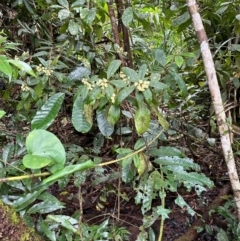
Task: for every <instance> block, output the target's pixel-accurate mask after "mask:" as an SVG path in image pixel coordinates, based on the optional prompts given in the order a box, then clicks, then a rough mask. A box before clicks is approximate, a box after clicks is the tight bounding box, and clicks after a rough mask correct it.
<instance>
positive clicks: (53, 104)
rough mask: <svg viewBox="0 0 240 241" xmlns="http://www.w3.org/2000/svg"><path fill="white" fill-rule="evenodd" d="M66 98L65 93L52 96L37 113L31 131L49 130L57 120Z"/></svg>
mask: <svg viewBox="0 0 240 241" xmlns="http://www.w3.org/2000/svg"><path fill="white" fill-rule="evenodd" d="M64 97H65V94H64V93H57V94H55V95H53V96H51V97H50V98H49V99H48V100H47V102H46V103H45V104H44V105H43V106H42V107H41V109H40V110H39V111H37V113H36V115H35V116H34V118H33V120H32V122H31V129H32V130H33V129H47V128H48V127H49V126H50V125H51V124H52V123H53V121H54V119H55V118H56V116H57V114H58V112H59V110H60V108H61V106H62V102H63V100H64Z"/></svg>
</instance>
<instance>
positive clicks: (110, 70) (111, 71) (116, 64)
mask: <svg viewBox="0 0 240 241" xmlns="http://www.w3.org/2000/svg"><path fill="white" fill-rule="evenodd" d="M120 66H121V61H120V60H118V59H116V60H113V61H112V62H111V63H110V65H109V66H108V69H107V79H109V78H110V77H111V76H113V74H115V72H116V71H117V70H118V68H119V67H120Z"/></svg>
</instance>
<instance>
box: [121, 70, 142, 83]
mask: <svg viewBox="0 0 240 241" xmlns="http://www.w3.org/2000/svg"><path fill="white" fill-rule="evenodd" d="M122 72H123V73H124V74H125V75H127V77H129V78H130V80H131V81H133V82H136V81H139V80H140V78H139V76H138V74H137V72H136V71H134V70H133V69H130V68H128V67H123V68H122Z"/></svg>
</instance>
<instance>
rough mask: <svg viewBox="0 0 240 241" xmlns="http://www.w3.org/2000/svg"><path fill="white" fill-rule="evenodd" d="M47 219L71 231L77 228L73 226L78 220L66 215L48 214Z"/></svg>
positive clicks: (75, 230)
mask: <svg viewBox="0 0 240 241" xmlns="http://www.w3.org/2000/svg"><path fill="white" fill-rule="evenodd" d="M47 220H50V221H51V222H52V221H54V222H56V223H58V224H60V225H61V226H63V227H64V228H66V229H67V230H70V231H71V232H73V233H76V232H77V230H78V229H77V228H76V227H75V226H76V225H77V224H78V220H77V219H74V218H71V217H69V216H68V215H48V216H47Z"/></svg>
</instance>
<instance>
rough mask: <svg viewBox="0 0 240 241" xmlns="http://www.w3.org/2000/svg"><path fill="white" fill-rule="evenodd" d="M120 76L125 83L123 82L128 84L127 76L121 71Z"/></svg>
mask: <svg viewBox="0 0 240 241" xmlns="http://www.w3.org/2000/svg"><path fill="white" fill-rule="evenodd" d="M119 75H120V78H121V79H122V81H123V82H124V83H125V84H129V79H130V78H129V77H127V76H126V75H125V74H124V73H123V72H122V71H121V72H120V74H119Z"/></svg>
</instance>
